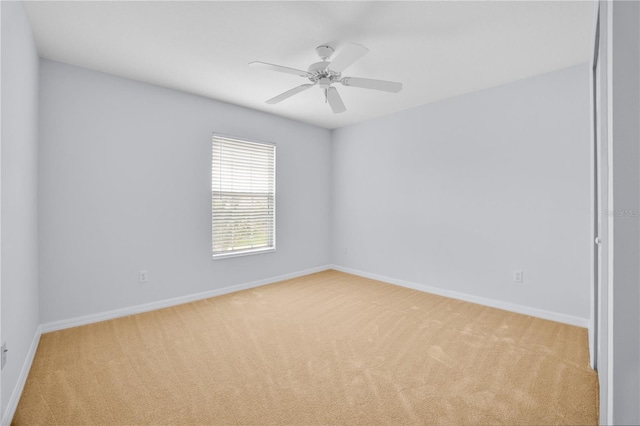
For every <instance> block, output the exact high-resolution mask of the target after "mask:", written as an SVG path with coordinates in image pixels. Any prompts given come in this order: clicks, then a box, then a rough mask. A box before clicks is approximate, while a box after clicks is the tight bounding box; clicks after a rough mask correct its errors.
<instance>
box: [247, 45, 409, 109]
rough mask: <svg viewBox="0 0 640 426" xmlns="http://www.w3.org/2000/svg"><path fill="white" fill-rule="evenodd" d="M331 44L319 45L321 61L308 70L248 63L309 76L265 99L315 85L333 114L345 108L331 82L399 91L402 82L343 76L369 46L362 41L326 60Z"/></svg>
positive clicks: (277, 99)
mask: <svg viewBox="0 0 640 426" xmlns="http://www.w3.org/2000/svg"><path fill="white" fill-rule="evenodd" d="M333 51H334V50H333V48H332V47H331V46H324V45H323V46H318V47H316V53H317V54H318V56H319V57H320V62H316V63H313V64H311V65H309V68H307V71H303V70H299V69H295V68H289V67H283V66H280V65H274V64H268V63H266V62H251V63H250V64H249V66H250V67H253V68H262V69H266V70H271V71H278V72H284V73H287V74H294V75H297V76H300V77H304V78H307V79H309V81H310V82H311V83H307V84H303V85H301V86H298V87H294V88H293V89H291V90H287V91H286V92H284V93H281V94H279V95H278V96H276V97H273V98H271V99H269V100H268V101H267V103H268V104H277V103H279V102H282V101H284V100H285V99H288V98H290V97H291V96H293V95H295V94H298V93H300V92H303V91H305V90H307V89H310V88H312V87H313V86H315V85H318V86H319V87H320V88H321V89H322V90H323V91H324V97H325V102H327V103H328V104H329V106H330V107H331V109H332V110H333V112H334V114H337V113H340V112H344V111H346V110H347V108H346V107H345V106H344V102H342V98H341V97H340V94H339V93H338V90H337V89H336V88H335V87H333V86H332V84H333V83H340V84H342V85H343V86H350V87H361V88H363V89H373V90H382V91H384V92H392V93H398V92H399V91H400V90H401V89H402V83H396V82H393V81H386V80H373V79H370V78H358V77H343V76H342V71H344V70H345V69H347V68H348V67H349V66H351V65H352V64H353V63H354V62H355V61H357V60H358V59H360V58H361V57H363V56H364V55H365V54H366V53H367V52H368V51H369V49H367V48H366V47H364V46H363V45H361V44H356V43H348V44H347V45H346V46H345V47H344V48H343V49H342V50H341V51H340V52H339V53H338V54H337V55H336V57H335V58H334V59H333V60H332V61H331V62H329V61H328V59H329V58H330V57H331V55H333Z"/></svg>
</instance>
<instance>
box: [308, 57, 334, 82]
mask: <svg viewBox="0 0 640 426" xmlns="http://www.w3.org/2000/svg"><path fill="white" fill-rule="evenodd" d="M327 66H329V62H325V61H322V62H316V63H315V64H311V65H309V68H308V70H307V72H308V75H307V77H308V78H309V80H310V81H311V82H312V83H319V84H320V87H323V88H326V87H329V85H331V83H334V82H336V81H339V80H340V73H339V72H335V71H331V70H330V69H328V68H327Z"/></svg>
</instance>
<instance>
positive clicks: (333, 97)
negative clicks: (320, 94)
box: [327, 87, 347, 114]
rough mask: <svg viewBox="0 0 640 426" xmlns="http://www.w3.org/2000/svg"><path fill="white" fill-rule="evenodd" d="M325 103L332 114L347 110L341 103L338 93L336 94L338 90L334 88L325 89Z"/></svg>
mask: <svg viewBox="0 0 640 426" xmlns="http://www.w3.org/2000/svg"><path fill="white" fill-rule="evenodd" d="M327 102H329V106H330V107H331V109H332V110H333V113H334V114H338V113H341V112H345V111H346V110H347V108H346V107H345V106H344V102H342V98H341V97H340V93H338V90H337V89H336V88H335V87H329V88H328V89H327Z"/></svg>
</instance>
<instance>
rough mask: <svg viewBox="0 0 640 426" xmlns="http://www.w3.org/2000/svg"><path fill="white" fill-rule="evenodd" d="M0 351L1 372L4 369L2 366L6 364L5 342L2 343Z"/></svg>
mask: <svg viewBox="0 0 640 426" xmlns="http://www.w3.org/2000/svg"><path fill="white" fill-rule="evenodd" d="M0 351H2V362H0V370H2V369H3V368H4V365H5V364H6V363H7V352H8V350H7V342H3V343H2V348H0Z"/></svg>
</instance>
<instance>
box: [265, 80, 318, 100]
mask: <svg viewBox="0 0 640 426" xmlns="http://www.w3.org/2000/svg"><path fill="white" fill-rule="evenodd" d="M313 86H314V85H313V84H303V85H302V86H298V87H294V88H293V89H291V90H287V91H286V92H284V93H280V94H279V95H278V96H276V97H274V98H271V99H269V100H268V101H267V103H268V104H277V103H278V102H282V101H284V100H285V99H287V98H290V97H291V96H293V95H296V94H298V93H300V92H304V91H305V90H307V89H309V88H311V87H313Z"/></svg>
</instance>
